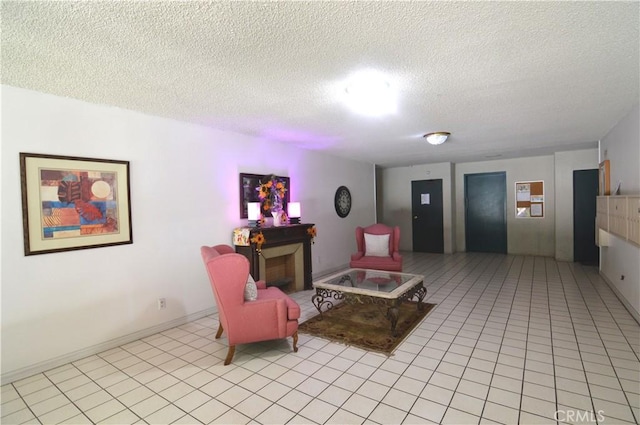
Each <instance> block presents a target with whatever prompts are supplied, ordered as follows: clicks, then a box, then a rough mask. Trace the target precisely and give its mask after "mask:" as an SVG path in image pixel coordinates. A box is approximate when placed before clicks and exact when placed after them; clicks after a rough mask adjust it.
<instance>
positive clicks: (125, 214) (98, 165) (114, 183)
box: [20, 153, 133, 255]
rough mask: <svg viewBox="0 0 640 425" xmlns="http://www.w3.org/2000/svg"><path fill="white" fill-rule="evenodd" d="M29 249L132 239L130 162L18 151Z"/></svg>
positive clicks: (35, 251) (26, 248)
mask: <svg viewBox="0 0 640 425" xmlns="http://www.w3.org/2000/svg"><path fill="white" fill-rule="evenodd" d="M20 180H21V187H22V221H23V231H24V253H25V255H35V254H47V253H52V252H62V251H71V250H77V249H87V248H99V247H106V246H113V245H123V244H130V243H133V236H132V235H133V232H132V228H131V195H130V191H129V162H128V161H116V160H110V159H95V158H79V157H73V156H57V155H43V154H33V153H20Z"/></svg>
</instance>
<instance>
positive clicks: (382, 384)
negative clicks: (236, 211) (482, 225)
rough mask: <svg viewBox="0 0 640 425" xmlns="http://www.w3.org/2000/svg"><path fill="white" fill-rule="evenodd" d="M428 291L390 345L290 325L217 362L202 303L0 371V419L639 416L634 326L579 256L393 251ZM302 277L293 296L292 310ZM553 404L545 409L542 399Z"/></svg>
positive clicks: (345, 420)
mask: <svg viewBox="0 0 640 425" xmlns="http://www.w3.org/2000/svg"><path fill="white" fill-rule="evenodd" d="M404 256H405V271H406V272H409V273H420V274H424V275H425V285H426V286H427V289H428V294H427V301H428V302H431V303H437V304H438V305H437V307H436V308H435V309H434V310H433V311H432V312H431V313H430V314H429V315H428V316H427V317H426V318H425V320H424V321H423V322H422V323H421V324H420V325H419V326H418V327H417V328H416V329H415V330H414V331H413V332H412V333H411V335H410V336H409V337H408V338H407V339H406V340H405V341H404V342H403V343H402V344H401V345H400V346H399V348H398V349H397V350H396V351H395V353H394V355H393V356H391V357H386V356H384V355H381V354H375V353H370V352H366V351H362V350H359V349H356V348H350V347H346V346H344V345H341V344H336V343H330V342H327V341H325V340H322V339H319V338H313V337H309V336H307V335H300V341H299V348H300V349H299V351H298V353H293V352H292V351H291V346H290V342H291V340H290V339H289V340H288V341H285V340H281V341H271V342H266V343H260V344H250V345H243V346H241V347H239V348H238V350H237V351H236V355H235V358H234V360H233V363H232V365H230V366H223V364H222V362H223V359H224V357H225V355H226V353H227V347H226V341H225V340H224V339H221V340H218V341H215V339H214V334H215V331H216V329H217V325H218V323H217V318H216V316H215V315H214V316H209V317H205V318H202V319H200V320H196V321H194V322H191V323H188V324H186V325H183V326H179V327H177V328H174V329H170V330H167V331H165V332H162V333H159V334H156V335H152V336H149V337H147V338H143V339H141V340H138V341H135V342H132V343H130V344H126V345H123V346H121V347H118V348H115V349H112V350H109V351H106V352H103V353H100V354H98V355H95V356H91V357H88V358H85V359H82V360H79V361H76V362H73V363H71V364H67V365H64V366H61V367H58V368H56V369H53V370H50V371H47V372H45V373H41V374H38V375H35V376H32V377H30V378H27V379H23V380H20V381H17V382H13V383H11V384H8V385H5V386H3V387H2V423H3V424H21V423H42V424H56V423H64V424H85V423H86V424H89V423H105V424H132V423H148V424H169V423H175V424H200V423H202V424H208V423H224V424H231V423H260V424H284V423H290V424H310V423H316V424H322V423H327V424H361V423H369V424H397V423H406V424H423V423H443V424H477V423H482V424H485V423H487V424H489V423H504V424H515V423H522V424H537V423H557V422H558V421H557V420H559V423H564V422H567V423H605V424H609V423H612V424H613V423H637V422H638V420H640V361H639V360H638V359H639V354H640V327H639V326H638V324H637V323H636V322H635V321H634V319H633V318H632V317H631V316H630V314H629V313H628V312H627V311H626V310H625V309H624V307H623V306H622V305H621V303H620V302H619V300H618V299H617V298H616V297H615V295H614V294H613V293H612V291H611V290H610V289H609V287H608V286H607V285H606V284H605V283H604V282H603V281H602V280H601V279H600V278H599V276H598V273H597V270H596V269H595V268H593V267H583V266H581V265H578V264H571V263H559V262H556V261H554V260H553V259H550V258H541V257H523V256H505V255H493V254H465V253H460V254H455V255H435V254H418V253H404ZM311 295H312V292H311V291H304V292H300V293H297V294H294V295H293V297H294V298H295V299H296V300H297V301H298V302H299V303H300V305H301V307H302V311H303V313H302V314H303V318H302V320H305V319H306V318H309V317H311V316H312V315H314V314H315V308H314V307H313V306H312V304H311V302H310V298H311ZM556 412H557V413H556Z"/></svg>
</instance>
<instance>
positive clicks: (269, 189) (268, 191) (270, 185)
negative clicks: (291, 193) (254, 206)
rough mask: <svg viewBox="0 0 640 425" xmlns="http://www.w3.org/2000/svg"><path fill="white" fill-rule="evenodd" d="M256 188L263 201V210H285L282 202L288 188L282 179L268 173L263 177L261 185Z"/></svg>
mask: <svg viewBox="0 0 640 425" xmlns="http://www.w3.org/2000/svg"><path fill="white" fill-rule="evenodd" d="M256 190H257V191H258V197H259V198H260V201H261V202H262V210H263V211H269V210H274V211H276V212H281V211H282V210H283V207H282V202H283V200H284V195H285V192H286V191H287V188H286V187H285V184H284V182H283V181H282V180H280V179H278V178H277V177H276V176H275V175H273V174H269V175H266V176H264V177H263V178H262V181H261V182H260V186H258V187H257V188H256Z"/></svg>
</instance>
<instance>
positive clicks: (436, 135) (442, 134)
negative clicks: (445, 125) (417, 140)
mask: <svg viewBox="0 0 640 425" xmlns="http://www.w3.org/2000/svg"><path fill="white" fill-rule="evenodd" d="M450 135H451V133H448V132H446V131H435V132H433V133H427V134H425V135H424V136H422V137H424V138H425V139H427V142H429V144H432V145H441V144H443V143H444V142H446V141H447V139H448V138H449V136H450Z"/></svg>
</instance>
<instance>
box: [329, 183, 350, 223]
mask: <svg viewBox="0 0 640 425" xmlns="http://www.w3.org/2000/svg"><path fill="white" fill-rule="evenodd" d="M333 203H334V206H335V207H336V213H338V216H340V217H342V218H345V217H346V216H348V215H349V211H351V192H349V189H347V187H346V186H340V187H339V188H338V190H336V196H335V198H334V200H333Z"/></svg>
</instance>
